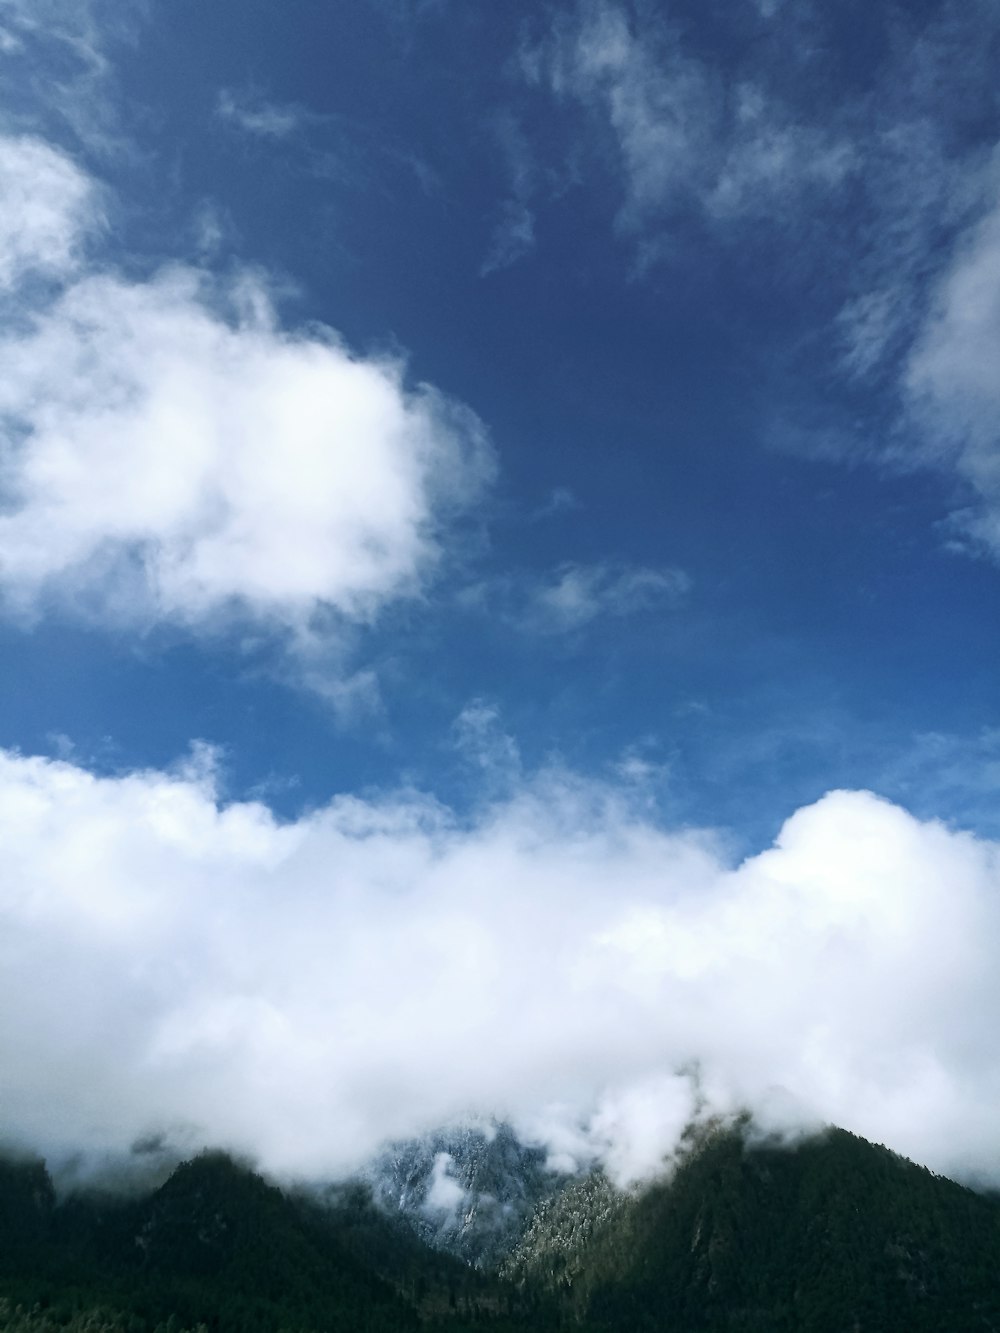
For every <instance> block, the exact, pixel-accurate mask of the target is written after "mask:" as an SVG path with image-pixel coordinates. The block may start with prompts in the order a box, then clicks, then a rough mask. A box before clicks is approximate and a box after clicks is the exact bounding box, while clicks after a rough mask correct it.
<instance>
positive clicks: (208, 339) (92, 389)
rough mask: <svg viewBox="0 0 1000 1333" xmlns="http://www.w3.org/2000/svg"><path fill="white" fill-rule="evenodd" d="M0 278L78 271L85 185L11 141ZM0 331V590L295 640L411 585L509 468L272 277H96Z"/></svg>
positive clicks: (16, 608)
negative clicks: (296, 313)
mask: <svg viewBox="0 0 1000 1333" xmlns="http://www.w3.org/2000/svg"><path fill="white" fill-rule="evenodd" d="M5 162H10V163H13V166H11V167H10V168H9V173H13V175H14V177H16V179H17V181H18V182H19V186H20V193H15V201H16V203H17V208H16V209H15V210H14V215H15V216H14V217H13V221H19V222H24V223H26V226H25V227H24V228H23V229H21V230H18V231H17V232H16V233H15V231H14V229H13V226H11V227H10V228H7V223H5V224H4V228H5V229H7V230H9V231H10V239H9V240H8V239H7V231H6V230H2V231H0V278H2V277H3V276H4V272H5V269H4V263H5V262H6V271H7V272H11V273H13V272H15V271H16V270H17V269H18V268H19V267H20V268H24V267H27V266H29V265H34V266H35V267H43V266H44V267H46V268H48V269H51V270H55V269H59V268H63V269H66V268H68V267H69V266H70V262H71V259H72V256H73V254H74V246H75V244H76V241H77V237H78V232H79V216H80V213H81V211H82V209H83V208H84V205H85V204H86V201H87V198H88V189H89V187H88V183H87V181H86V179H85V178H83V177H82V176H81V175H80V173H78V172H77V171H76V169H75V168H74V167H72V165H71V164H70V163H69V162H68V159H66V158H65V157H63V156H62V155H61V154H59V153H57V152H56V151H55V150H52V149H49V148H47V147H45V146H44V145H42V144H37V143H34V142H33V141H7V142H6V144H5V146H4V147H3V151H2V152H0V171H2V170H4V169H5V168H4V163H5ZM19 313H20V318H19V320H18V321H17V322H16V324H15V325H14V326H13V331H10V332H8V333H7V334H6V335H5V336H4V337H3V339H2V342H0V366H2V369H0V595H2V598H3V602H4V604H5V606H6V608H7V609H8V611H12V612H14V613H18V614H22V615H26V616H31V615H33V614H36V613H38V612H39V611H40V610H43V609H47V608H49V607H51V606H52V605H53V604H55V605H58V606H60V607H61V608H62V609H64V610H65V609H66V608H68V607H70V606H72V607H73V608H74V609H75V610H76V611H83V612H85V613H86V614H89V615H92V616H97V617H101V618H105V617H111V618H113V619H115V620H119V621H120V620H126V621H137V622H140V623H146V624H148V623H154V622H157V621H161V620H167V621H171V622H176V623H181V624H183V625H186V626H194V627H208V626H216V625H218V624H220V623H222V622H223V621H224V620H225V618H226V617H228V616H231V615H238V616H240V617H244V618H250V619H251V620H252V621H254V622H255V623H259V624H261V625H263V626H265V627H272V628H278V629H280V630H282V631H284V632H286V633H290V634H292V635H293V636H297V637H299V638H302V637H304V636H306V635H308V634H311V633H314V632H315V631H316V629H317V623H318V622H319V621H324V620H325V621H326V622H327V623H329V622H330V621H336V620H338V619H339V620H341V621H344V620H346V621H349V622H367V621H370V620H371V619H372V617H373V616H374V615H375V614H376V612H377V611H378V609H379V608H380V607H381V606H382V605H383V604H384V603H385V602H387V601H389V600H391V599H393V598H398V597H401V596H407V595H412V594H414V593H416V592H418V591H419V590H420V589H421V588H422V587H423V585H424V582H425V580H426V578H427V577H428V575H429V574H430V573H431V571H432V570H433V569H434V567H435V565H436V564H437V562H438V561H439V559H440V557H441V554H442V540H441V539H442V535H443V532H444V530H445V528H446V527H447V525H448V523H449V521H450V519H451V517H452V516H453V515H454V514H455V513H456V512H457V511H458V510H460V509H461V508H463V507H464V506H465V505H466V504H467V503H469V502H470V501H471V500H472V499H474V498H475V497H477V496H478V494H479V492H480V490H481V488H482V487H483V486H484V485H485V484H486V483H487V482H488V480H489V478H490V476H491V473H492V466H493V465H492V455H491V452H490V449H489V447H488V445H487V443H486V441H485V437H484V432H483V429H482V427H481V425H480V423H479V422H478V420H477V419H476V418H475V417H474V415H473V414H472V413H471V412H470V411H469V410H467V409H465V408H463V407H461V406H460V405H458V404H455V403H453V402H451V401H449V400H448V399H446V398H445V397H444V396H443V395H441V394H440V393H438V392H436V391H435V390H434V389H432V388H430V387H428V386H426V385H423V386H417V387H416V388H410V387H408V386H407V385H406V383H405V381H404V368H403V366H402V365H401V364H399V363H398V362H397V361H393V360H391V359H389V358H386V359H378V358H363V357H358V356H355V355H354V354H352V353H351V351H350V350H349V349H348V348H347V347H345V346H344V345H343V343H342V342H340V341H339V340H338V338H337V337H336V335H334V334H333V333H332V331H329V330H323V329H316V328H311V329H310V330H309V331H308V332H302V333H297V332H292V331H288V330H287V329H285V328H283V327H282V325H281V324H280V322H279V320H278V318H277V316H276V314H275V311H274V309H273V307H272V303H271V301H270V299H269V296H268V292H267V289H266V284H265V283H264V282H263V281H262V280H261V279H260V278H259V277H258V276H256V275H254V274H249V273H244V274H243V275H242V276H239V277H237V278H235V279H230V280H226V281H221V280H217V279H215V278H214V277H213V276H212V275H210V274H209V273H207V272H203V271H200V270H196V269H192V268H189V267H183V266H176V267H173V268H170V269H168V270H166V271H163V272H161V273H159V274H158V275H155V276H153V277H151V278H150V279H148V280H146V281H134V280H132V279H129V278H125V277H123V276H122V275H120V274H116V273H114V272H98V271H96V270H94V269H91V270H90V271H84V272H82V273H77V274H75V275H73V276H72V278H71V280H69V281H68V282H67V283H66V284H65V285H64V286H63V287H62V288H61V289H60V290H59V291H58V292H57V293H56V294H55V295H54V296H51V297H50V296H48V295H45V296H43V297H39V298H37V299H35V300H34V302H33V303H32V304H29V305H27V306H25V307H24V308H22V309H21V310H20V312H19Z"/></svg>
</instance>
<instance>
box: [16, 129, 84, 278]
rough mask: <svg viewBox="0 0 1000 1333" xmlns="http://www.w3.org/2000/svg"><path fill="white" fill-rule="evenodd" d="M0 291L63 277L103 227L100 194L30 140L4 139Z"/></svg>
mask: <svg viewBox="0 0 1000 1333" xmlns="http://www.w3.org/2000/svg"><path fill="white" fill-rule="evenodd" d="M0 198H2V199H3V209H2V210H0V289H2V288H11V287H14V286H16V285H17V284H18V283H19V282H20V281H21V280H22V279H23V278H24V277H26V276H27V275H28V274H30V273H41V274H45V275H48V276H50V277H60V276H64V275H65V274H66V273H68V272H70V271H71V270H72V269H73V268H74V267H75V266H76V264H77V263H78V260H79V252H80V245H81V242H82V240H83V238H84V236H85V234H86V232H87V231H89V230H92V229H93V228H94V227H95V226H96V225H97V224H98V223H99V221H100V208H99V204H98V201H97V191H96V190H95V188H94V186H93V183H92V182H91V180H90V179H89V177H88V176H87V175H86V174H85V173H84V172H83V171H81V170H80V168H79V167H78V166H76V164H75V163H74V162H73V161H72V160H71V159H70V158H69V157H67V156H66V154H65V153H62V152H59V151H58V150H57V149H55V148H52V147H50V146H49V145H48V144H47V143H44V142H43V141H42V140H41V139H37V138H33V137H31V136H29V135H22V136H0Z"/></svg>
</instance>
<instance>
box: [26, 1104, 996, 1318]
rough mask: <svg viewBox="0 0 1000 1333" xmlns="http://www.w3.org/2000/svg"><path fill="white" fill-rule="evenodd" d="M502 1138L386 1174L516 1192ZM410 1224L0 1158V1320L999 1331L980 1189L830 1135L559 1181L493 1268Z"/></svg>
mask: <svg viewBox="0 0 1000 1333" xmlns="http://www.w3.org/2000/svg"><path fill="white" fill-rule="evenodd" d="M496 1137H499V1135H497V1136H495V1137H494V1138H493V1139H491V1140H490V1141H489V1144H487V1145H486V1146H487V1147H490V1146H492V1144H493V1143H495V1141H496ZM452 1147H455V1143H454V1140H452ZM517 1148H518V1146H517V1145H516V1143H515V1144H511V1143H509V1142H507V1143H504V1142H501V1146H500V1148H499V1149H497V1150H496V1151H495V1152H493V1153H490V1152H484V1151H483V1149H484V1145H483V1144H482V1143H474V1142H470V1148H469V1153H468V1155H467V1157H466V1158H465V1159H464V1160H465V1167H464V1168H462V1167H460V1166H459V1165H457V1164H459V1163H460V1161H461V1160H462V1159H460V1158H459V1156H458V1154H457V1153H454V1152H452V1151H451V1150H450V1149H448V1148H441V1147H436V1146H435V1143H434V1141H431V1142H429V1143H428V1144H426V1145H425V1146H424V1148H423V1149H422V1150H421V1152H419V1153H416V1152H415V1153H413V1154H412V1155H411V1156H410V1157H409V1158H406V1157H404V1155H402V1154H401V1155H400V1156H399V1158H398V1161H399V1169H400V1171H403V1170H404V1169H405V1170H406V1171H407V1173H408V1174H407V1175H406V1179H407V1180H409V1181H411V1188H412V1190H413V1198H421V1197H422V1198H424V1199H426V1198H427V1197H428V1196H429V1195H430V1194H431V1193H432V1192H433V1190H434V1181H435V1171H437V1172H438V1176H439V1177H440V1173H441V1169H442V1168H441V1166H440V1165H439V1158H438V1156H437V1154H438V1153H439V1152H449V1154H450V1156H451V1162H450V1163H448V1164H447V1165H448V1166H449V1174H450V1175H452V1174H454V1173H455V1172H457V1171H459V1170H465V1172H466V1174H465V1175H464V1176H460V1175H457V1174H455V1175H454V1180H455V1181H459V1180H469V1181H472V1182H473V1185H475V1184H476V1182H478V1185H479V1186H481V1188H479V1189H478V1194H479V1195H480V1196H483V1197H485V1196H487V1195H489V1197H491V1198H494V1199H496V1200H498V1201H499V1200H500V1199H501V1198H502V1197H503V1196H505V1195H509V1196H510V1197H511V1198H513V1199H514V1200H515V1201H516V1200H520V1201H522V1203H523V1205H524V1207H527V1206H528V1203H527V1201H528V1200H529V1199H530V1196H531V1193H532V1190H533V1189H535V1188H536V1186H538V1185H539V1182H540V1181H541V1179H542V1178H541V1177H538V1178H537V1179H536V1178H535V1177H534V1176H533V1174H532V1172H533V1171H534V1170H535V1168H536V1167H538V1168H539V1169H541V1168H540V1162H539V1160H538V1159H537V1158H535V1157H533V1156H532V1155H531V1153H530V1151H529V1152H528V1153H527V1155H526V1156H525V1158H524V1160H525V1161H526V1162H528V1163H529V1166H528V1168H527V1176H526V1179H525V1180H523V1181H522V1182H521V1184H520V1185H519V1184H518V1182H517V1179H516V1176H517V1162H518V1161H519V1160H520V1158H519V1153H518V1150H517ZM407 1163H408V1165H407ZM474 1163H478V1166H474V1165H473V1164H474ZM428 1164H429V1165H428ZM383 1167H384V1164H383ZM380 1170H382V1171H383V1175H382V1177H380V1178H384V1170H383V1168H380ZM477 1171H478V1172H479V1174H477ZM414 1172H415V1173H416V1174H415V1175H414V1174H413V1173H414ZM491 1172H492V1173H493V1174H492V1175H491V1174H490V1173H491ZM376 1174H378V1173H376ZM487 1185H488V1186H489V1189H487ZM455 1188H456V1189H459V1190H460V1191H461V1190H462V1189H463V1188H464V1187H463V1186H461V1185H460V1184H455ZM421 1191H423V1193H422V1194H421ZM491 1191H495V1193H491ZM467 1192H468V1193H470V1194H471V1195H475V1194H476V1189H470V1190H469V1191H467ZM463 1197H464V1196H463ZM498 1207H499V1208H500V1216H501V1219H502V1218H503V1217H504V1216H507V1214H505V1213H504V1211H503V1209H504V1205H503V1204H501V1203H499V1202H498ZM403 1211H404V1213H405V1211H406V1210H405V1209H404V1210H403ZM414 1211H415V1212H419V1211H420V1210H419V1208H415V1209H414ZM487 1211H488V1210H487ZM513 1211H514V1212H517V1208H516V1207H515V1208H514V1209H513ZM520 1215H521V1214H518V1216H520ZM411 1221H412V1219H409V1220H408V1219H407V1218H406V1217H401V1216H400V1208H399V1201H398V1198H394V1202H393V1207H392V1209H391V1210H388V1211H387V1209H386V1208H385V1206H383V1204H380V1202H379V1201H378V1199H377V1198H376V1197H375V1194H374V1192H373V1190H372V1188H371V1187H370V1186H369V1185H366V1184H364V1183H362V1184H358V1183H354V1184H350V1185H345V1186H343V1187H340V1188H338V1189H336V1190H326V1191H317V1192H314V1193H308V1192H301V1191H299V1192H283V1191H281V1190H279V1189H278V1188H277V1187H276V1186H274V1185H272V1184H269V1183H268V1182H266V1181H264V1180H263V1179H261V1178H260V1177H259V1176H258V1175H256V1174H255V1173H254V1172H253V1171H251V1170H250V1169H248V1168H247V1167H246V1166H243V1165H241V1164H239V1163H237V1162H234V1161H233V1160H232V1159H231V1158H229V1157H226V1156H224V1155H223V1154H219V1153H207V1154H203V1155H202V1156H200V1157H198V1158H195V1159H194V1160H192V1161H190V1162H187V1163H184V1164H183V1165H181V1166H179V1167H178V1168H177V1169H176V1170H175V1171H174V1172H173V1174H172V1175H171V1176H170V1178H169V1179H168V1180H167V1181H166V1182H165V1183H164V1184H163V1185H162V1186H160V1187H159V1188H158V1189H156V1190H152V1191H150V1192H149V1193H147V1194H145V1195H144V1196H142V1197H139V1198H131V1199H116V1198H113V1197H111V1196H109V1195H106V1194H98V1193H89V1194H77V1195H74V1196H71V1197H68V1198H66V1199H63V1200H61V1201H60V1200H58V1199H57V1197H56V1195H55V1192H54V1190H53V1188H52V1184H51V1181H50V1180H49V1177H48V1174H47V1172H46V1170H45V1168H44V1166H43V1164H41V1163H39V1162H0V1333H56V1330H57V1329H58V1330H61V1331H62V1333H65V1331H66V1330H68V1331H69V1333H184V1331H185V1330H196V1329H204V1330H205V1331H206V1333H390V1330H392V1331H393V1333H396V1331H397V1330H398V1331H403V1333H405V1331H406V1330H413V1331H414V1333H415V1331H416V1330H418V1329H425V1330H428V1331H430V1330H435V1331H437V1330H440V1331H442V1333H443V1331H444V1330H447V1333H470V1331H471V1330H472V1329H473V1328H475V1329H477V1330H479V1333H508V1330H513V1329H518V1330H523V1331H526V1333H552V1331H553V1330H562V1331H563V1333H569V1331H570V1330H573V1333H654V1331H655V1333H723V1331H724V1333H765V1330H766V1333H781V1331H782V1330H789V1331H791V1330H795V1331H796V1333H799V1331H804V1333H895V1331H896V1330H906V1333H924V1330H926V1331H927V1333H930V1331H931V1330H934V1333H944V1331H945V1330H947V1333H965V1330H969V1331H970V1333H971V1330H973V1329H975V1330H977V1331H981V1330H986V1331H987V1333H988V1330H991V1329H993V1330H996V1331H997V1333H1000V1264H998V1260H1000V1203H998V1201H997V1200H996V1199H994V1198H991V1197H986V1196H983V1195H979V1194H975V1193H973V1192H972V1191H970V1190H967V1189H964V1188H963V1187H961V1186H959V1185H956V1184H954V1183H953V1182H952V1181H949V1180H944V1179H942V1178H940V1177H938V1176H935V1175H933V1174H932V1173H931V1172H929V1171H926V1170H924V1169H923V1168H921V1167H917V1166H915V1165H914V1164H913V1163H911V1162H908V1161H906V1160H905V1159H904V1158H901V1157H899V1156H897V1155H896V1154H894V1153H891V1152H889V1151H888V1150H887V1149H885V1148H882V1147H877V1146H875V1145H873V1144H870V1143H866V1142H865V1141H864V1140H862V1139H859V1138H856V1137H854V1136H853V1135H850V1134H847V1133H845V1132H843V1131H840V1130H831V1131H829V1132H828V1133H826V1134H824V1135H822V1136H820V1137H818V1138H815V1139H811V1140H809V1141H805V1142H802V1143H799V1144H796V1145H794V1146H791V1147H778V1146H776V1145H774V1144H766V1143H764V1144H762V1143H758V1142H755V1141H754V1140H753V1138H752V1137H751V1136H750V1134H749V1131H748V1130H747V1127H745V1126H744V1127H737V1128H729V1129H725V1130H722V1129H718V1130H715V1131H712V1132H710V1133H708V1134H707V1135H705V1136H704V1137H703V1138H702V1140H701V1141H700V1142H699V1143H697V1145H694V1146H692V1147H691V1149H690V1151H688V1153H687V1154H686V1156H685V1158H684V1160H683V1161H682V1163H681V1164H680V1165H679V1167H678V1168H677V1170H676V1171H675V1173H674V1175H673V1177H672V1178H671V1179H670V1180H669V1181H663V1182H660V1183H658V1184H655V1185H653V1186H651V1187H648V1188H646V1189H644V1190H637V1191H630V1192H622V1191H618V1190H615V1189H614V1188H613V1187H612V1186H611V1184H610V1183H609V1182H608V1181H607V1180H606V1179H605V1178H604V1177H603V1176H601V1175H600V1174H599V1173H595V1174H594V1175H591V1176H589V1177H587V1178H585V1179H577V1180H574V1181H571V1182H568V1183H564V1184H563V1187H562V1188H560V1189H559V1190H558V1191H557V1192H555V1193H551V1192H550V1193H548V1194H547V1195H546V1196H545V1197H542V1198H541V1200H540V1202H538V1203H537V1204H536V1205H534V1210H533V1214H532V1216H531V1219H530V1221H529V1223H528V1225H527V1227H526V1228H524V1229H523V1231H521V1232H520V1233H519V1234H518V1235H516V1236H515V1231H516V1230H517V1228H516V1227H513V1226H512V1228H511V1230H510V1231H509V1233H507V1234H509V1236H510V1238H511V1248H510V1249H509V1252H508V1253H507V1254H506V1255H505V1256H504V1257H503V1258H502V1259H501V1261H500V1263H499V1268H498V1270H497V1271H494V1272H492V1273H490V1272H487V1271H484V1269H483V1268H480V1269H477V1268H476V1267H474V1266H473V1265H472V1264H471V1263H463V1262H460V1261H459V1260H458V1259H456V1258H455V1257H453V1256H452V1255H450V1254H448V1253H445V1252H443V1251H442V1249H441V1248H440V1247H437V1248H436V1247H435V1246H439V1237H434V1238H433V1239H434V1241H435V1245H429V1244H427V1243H426V1242H425V1241H424V1240H422V1239H421V1238H420V1237H419V1236H417V1235H416V1234H415V1233H414V1230H413V1227H412V1225H411ZM519 1225H520V1223H518V1226H519ZM471 1234H472V1232H471V1231H470V1229H469V1228H466V1230H465V1232H464V1233H463V1242H462V1243H465V1242H466V1241H468V1238H469V1236H470V1235H471ZM488 1239H489V1238H488ZM489 1243H493V1242H492V1240H489ZM471 1257H476V1256H471Z"/></svg>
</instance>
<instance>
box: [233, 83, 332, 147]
mask: <svg viewBox="0 0 1000 1333" xmlns="http://www.w3.org/2000/svg"><path fill="white" fill-rule="evenodd" d="M215 112H216V115H217V116H218V117H219V118H220V119H221V120H223V121H225V122H226V124H228V125H232V126H233V127H234V128H236V129H238V130H242V131H244V132H245V133H246V134H251V135H259V136H260V137H261V138H264V139H287V138H289V137H290V136H291V135H293V134H295V133H297V132H298V131H299V130H300V129H302V128H303V127H304V126H305V125H307V124H308V123H309V122H310V120H312V119H314V118H315V117H314V116H313V114H312V113H310V112H309V111H307V110H306V108H305V107H302V106H299V105H298V104H297V103H291V102H285V103H279V102H271V101H268V100H267V98H265V97H263V96H261V95H260V94H258V93H254V92H251V91H243V92H238V91H236V90H235V89H233V88H223V89H222V90H221V91H220V93H219V96H218V99H217V101H216V104H215Z"/></svg>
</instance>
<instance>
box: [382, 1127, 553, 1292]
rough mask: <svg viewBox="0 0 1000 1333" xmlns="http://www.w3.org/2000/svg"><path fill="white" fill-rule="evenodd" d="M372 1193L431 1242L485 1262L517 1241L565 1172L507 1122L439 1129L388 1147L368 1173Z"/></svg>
mask: <svg viewBox="0 0 1000 1333" xmlns="http://www.w3.org/2000/svg"><path fill="white" fill-rule="evenodd" d="M365 1178H366V1180H367V1183H368V1184H369V1186H370V1187H371V1190H372V1194H373V1197H374V1198H375V1200H376V1202H377V1203H378V1204H379V1206H380V1207H382V1208H384V1209H385V1210H386V1211H387V1212H395V1213H397V1214H398V1215H400V1216H401V1217H402V1218H403V1219H404V1220H405V1221H406V1222H407V1223H408V1224H409V1225H410V1226H411V1227H412V1228H413V1230H414V1231H415V1232H416V1233H417V1235H419V1236H420V1237H421V1239H422V1240H424V1241H426V1242H427V1243H428V1244H429V1245H432V1246H434V1248H436V1249H439V1250H443V1251H446V1252H447V1253H449V1254H454V1255H456V1256H458V1257H459V1258H461V1259H464V1260H465V1261H466V1262H467V1263H471V1264H475V1265H476V1267H479V1268H484V1269H493V1268H496V1267H497V1266H498V1265H499V1264H500V1263H501V1262H502V1261H503V1259H504V1257H505V1256H506V1255H507V1254H508V1253H510V1251H511V1250H512V1249H513V1248H514V1247H515V1246H516V1244H517V1242H518V1241H519V1240H520V1238H521V1236H522V1235H523V1233H524V1231H525V1229H526V1227H527V1226H528V1223H529V1222H530V1220H531V1218H532V1216H533V1215H534V1212H535V1210H536V1208H537V1207H538V1205H539V1203H540V1202H541V1201H542V1200H544V1199H547V1198H549V1197H550V1196H551V1195H552V1194H553V1193H555V1192H556V1191H557V1190H559V1189H560V1188H562V1186H563V1185H564V1184H565V1181H566V1177H565V1176H562V1175H559V1174H558V1173H556V1172H553V1171H549V1170H547V1169H546V1167H545V1153H544V1152H543V1151H542V1150H541V1149H540V1148H532V1147H527V1146H526V1145H524V1144H522V1143H520V1142H519V1141H518V1139H517V1137H516V1136H515V1134H514V1133H513V1131H512V1130H511V1129H510V1127H509V1126H507V1125H487V1126H482V1127H477V1128H458V1129H453V1130H441V1131H438V1132H436V1133H434V1134H430V1135H427V1136H425V1137H424V1138H421V1139H415V1140H411V1141H409V1142H407V1143H399V1144H394V1145H392V1146H391V1147H390V1148H387V1149H386V1150H385V1152H383V1153H382V1154H381V1155H380V1156H379V1157H378V1158H377V1159H376V1160H375V1161H374V1162H373V1163H372V1164H371V1166H370V1167H369V1168H368V1170H367V1171H366V1172H365Z"/></svg>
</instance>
